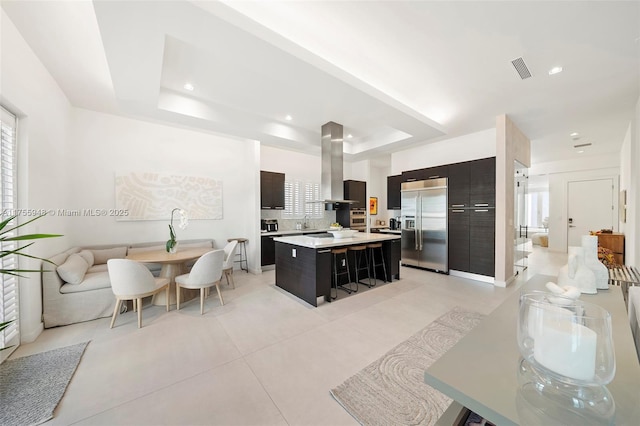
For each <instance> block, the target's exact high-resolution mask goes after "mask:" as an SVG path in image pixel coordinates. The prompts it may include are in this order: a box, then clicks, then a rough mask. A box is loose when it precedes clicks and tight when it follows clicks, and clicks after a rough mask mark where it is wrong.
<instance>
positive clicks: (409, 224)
mask: <svg viewBox="0 0 640 426" xmlns="http://www.w3.org/2000/svg"><path fill="white" fill-rule="evenodd" d="M401 193H402V205H401V207H402V254H401V258H402V264H403V265H410V266H418V267H421V268H426V269H432V270H435V271H438V272H448V271H449V266H448V262H447V256H448V250H447V179H446V178H440V179H429V180H420V181H414V182H404V183H403V184H402V189H401Z"/></svg>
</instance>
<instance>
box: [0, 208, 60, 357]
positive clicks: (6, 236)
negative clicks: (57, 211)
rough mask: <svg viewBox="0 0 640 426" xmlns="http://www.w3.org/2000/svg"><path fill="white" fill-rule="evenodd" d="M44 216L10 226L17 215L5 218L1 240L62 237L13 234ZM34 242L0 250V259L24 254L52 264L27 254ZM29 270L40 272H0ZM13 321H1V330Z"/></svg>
mask: <svg viewBox="0 0 640 426" xmlns="http://www.w3.org/2000/svg"><path fill="white" fill-rule="evenodd" d="M41 217H42V216H37V217H35V218H33V219H31V220H29V221H27V222H24V223H21V224H19V225H16V226H13V227H10V223H11V222H12V221H13V220H14V219H15V218H16V216H15V215H14V216H11V217H10V218H8V219H5V220H4V221H2V222H0V242H7V241H30V240H38V239H42V238H54V237H61V235H58V234H26V235H15V236H14V235H13V232H14V231H16V230H17V229H19V228H21V227H23V226H25V225H28V224H29V223H31V222H33V221H34V220H37V219H40V218H41ZM32 244H33V242H31V243H29V244H27V245H24V246H22V247H18V248H16V249H14V250H0V259H1V258H3V257H5V256H9V255H12V254H14V255H17V256H23V257H28V258H31V259H37V260H42V261H44V262H49V263H51V264H53V262H51V261H50V260H48V259H43V258H41V257H37V256H32V255H30V254H27V253H25V252H24V250H25V249H26V248H27V247H30V246H31V245H32ZM27 272H40V270H37V269H3V268H0V273H1V274H5V275H15V276H17V277H24V276H23V275H21V274H22V273H27ZM13 321H15V320H11V321H5V322H0V332H2V330H4V329H5V328H7V327H8V326H9V325H10V324H11V323H12V322H13ZM4 349H8V348H3V349H0V350H4Z"/></svg>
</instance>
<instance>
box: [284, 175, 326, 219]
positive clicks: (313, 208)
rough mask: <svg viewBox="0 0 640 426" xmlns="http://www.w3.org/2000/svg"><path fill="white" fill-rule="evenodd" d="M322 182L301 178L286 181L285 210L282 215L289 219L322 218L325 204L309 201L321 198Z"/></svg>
mask: <svg viewBox="0 0 640 426" xmlns="http://www.w3.org/2000/svg"><path fill="white" fill-rule="evenodd" d="M320 199H321V198H320V184H319V183H315V182H302V181H299V180H294V181H285V183H284V211H283V212H282V217H283V218H287V219H303V218H304V217H305V216H307V217H308V218H310V219H311V218H322V217H323V215H324V204H322V203H308V202H309V201H318V200H320Z"/></svg>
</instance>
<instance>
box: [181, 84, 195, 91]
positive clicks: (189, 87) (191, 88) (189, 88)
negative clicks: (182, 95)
mask: <svg viewBox="0 0 640 426" xmlns="http://www.w3.org/2000/svg"><path fill="white" fill-rule="evenodd" d="M182 87H184V90H188V91H190V92H193V89H194V87H193V84H191V83H185V85H184V86H182Z"/></svg>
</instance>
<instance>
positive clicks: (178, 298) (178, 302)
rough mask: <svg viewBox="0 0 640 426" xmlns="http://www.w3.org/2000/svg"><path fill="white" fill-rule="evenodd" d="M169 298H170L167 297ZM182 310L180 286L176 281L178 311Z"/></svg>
mask: <svg viewBox="0 0 640 426" xmlns="http://www.w3.org/2000/svg"><path fill="white" fill-rule="evenodd" d="M167 300H169V298H167ZM179 310H180V286H179V285H178V283H176V311H179Z"/></svg>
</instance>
